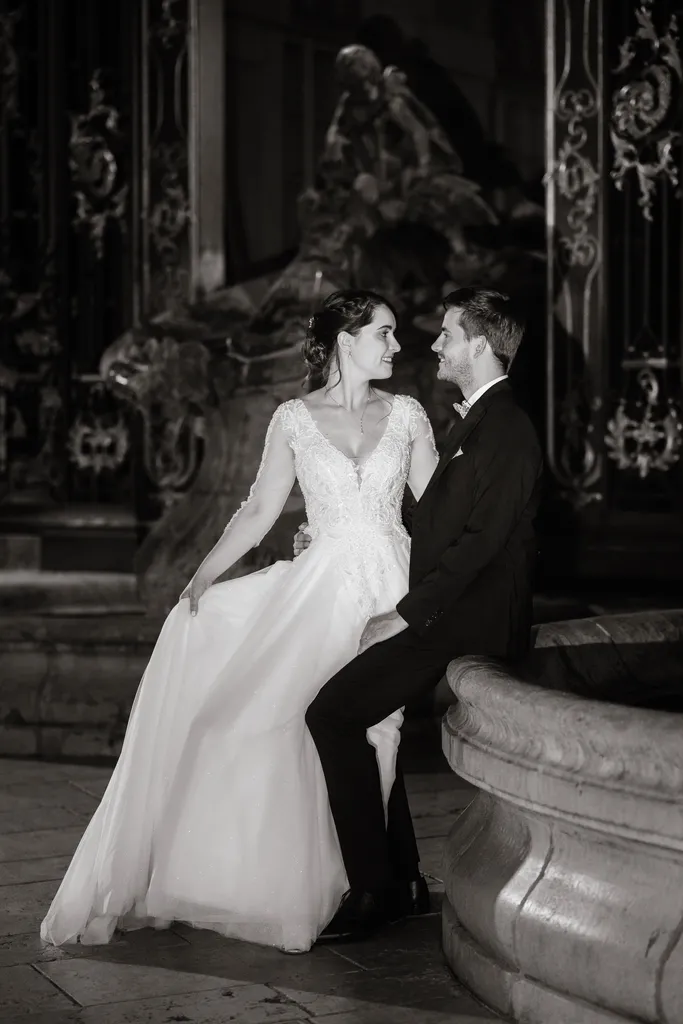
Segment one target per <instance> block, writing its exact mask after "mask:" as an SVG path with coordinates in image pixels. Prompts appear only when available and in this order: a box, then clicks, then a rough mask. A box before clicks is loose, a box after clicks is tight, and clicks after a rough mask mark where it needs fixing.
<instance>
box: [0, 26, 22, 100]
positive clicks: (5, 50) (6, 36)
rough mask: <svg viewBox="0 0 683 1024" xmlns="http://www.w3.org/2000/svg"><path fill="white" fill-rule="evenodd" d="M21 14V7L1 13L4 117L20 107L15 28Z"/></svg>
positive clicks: (0, 79) (0, 92) (0, 89)
mask: <svg viewBox="0 0 683 1024" xmlns="http://www.w3.org/2000/svg"><path fill="white" fill-rule="evenodd" d="M21 16H22V11H21V9H18V10H15V11H3V12H1V13H0V112H1V114H2V115H3V116H4V117H14V115H15V114H16V113H17V108H18V90H19V57H18V54H17V50H16V46H15V42H14V29H15V27H16V25H17V22H18V21H19V19H20V18H21Z"/></svg>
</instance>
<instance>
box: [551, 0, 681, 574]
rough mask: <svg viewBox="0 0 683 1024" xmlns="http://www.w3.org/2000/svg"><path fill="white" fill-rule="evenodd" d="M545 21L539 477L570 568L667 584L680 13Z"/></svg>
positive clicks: (580, 12) (677, 292)
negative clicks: (571, 536)
mask: <svg viewBox="0 0 683 1024" xmlns="http://www.w3.org/2000/svg"><path fill="white" fill-rule="evenodd" d="M547 13H548V19H547V31H548V79H547V124H546V129H547V168H548V176H547V183H548V193H547V194H548V217H547V223H548V255H549V267H548V333H547V371H548V372H547V446H548V459H549V465H550V468H551V471H552V474H553V477H554V481H555V484H556V487H557V490H558V492H559V494H560V495H561V498H562V500H563V501H564V502H565V503H566V504H567V505H568V506H570V507H571V508H572V509H573V511H574V525H575V527H576V528H577V538H578V543H577V546H576V548H575V553H576V555H577V557H578V558H579V562H580V564H581V569H582V571H585V572H588V573H593V572H594V573H596V574H598V575H602V574H604V575H612V574H615V573H616V574H619V573H623V574H626V575H634V576H637V575H644V574H648V575H649V574H651V573H653V572H654V573H661V574H668V573H672V574H674V575H675V574H678V573H680V569H681V551H682V550H683V548H682V543H681V542H682V541H683V487H682V484H683V460H682V459H681V446H682V443H683V436H682V435H681V421H680V417H681V354H682V352H683V324H682V319H681V313H682V310H681V282H682V275H683V232H682V227H683V202H682V198H681V124H682V123H683V90H682V85H683V82H682V79H683V75H682V69H681V45H680V36H681V22H682V21H683V18H682V16H681V7H680V0H657V2H656V3H655V2H654V0H609V3H607V0H585V2H584V0H581V2H578V0H548V2H547ZM674 554H676V555H678V558H673V560H672V557H671V556H672V555H674Z"/></svg>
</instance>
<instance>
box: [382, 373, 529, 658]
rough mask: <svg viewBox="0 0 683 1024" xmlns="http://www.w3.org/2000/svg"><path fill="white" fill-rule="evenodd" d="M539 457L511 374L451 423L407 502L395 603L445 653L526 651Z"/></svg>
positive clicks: (518, 654) (502, 655) (509, 653)
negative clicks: (403, 579) (431, 467)
mask: <svg viewBox="0 0 683 1024" xmlns="http://www.w3.org/2000/svg"><path fill="white" fill-rule="evenodd" d="M542 465H543V459H542V454H541V448H540V445H539V442H538V438H537V436H536V432H535V430H534V428H533V426H532V424H531V421H530V420H529V418H528V417H527V415H526V413H524V412H523V411H522V409H521V408H520V407H519V406H518V405H517V403H516V402H515V399H514V397H513V393H512V389H511V388H510V386H509V384H508V382H507V381H501V382H500V383H498V384H494V385H493V387H491V388H489V390H488V391H486V392H485V393H484V394H483V395H482V397H481V398H480V399H478V401H476V402H475V403H474V405H473V406H472V408H471V409H470V411H469V412H468V414H467V416H466V417H465V418H464V419H463V420H461V421H457V422H456V423H455V425H454V426H453V428H452V430H451V432H450V434H449V435H448V438H447V440H446V444H445V447H444V451H443V454H442V456H441V459H440V461H439V464H438V466H437V468H436V470H435V472H434V475H433V477H432V479H431V480H430V482H429V484H428V485H427V488H426V489H425V492H424V494H423V495H422V497H421V499H420V501H419V502H418V503H417V505H416V506H415V507H414V509H413V512H412V516H411V519H412V523H411V534H412V549H411V557H410V589H409V591H408V593H407V594H406V596H405V597H404V598H403V599H402V600H401V601H400V602H399V604H398V605H397V610H398V612H399V613H400V615H401V616H402V617H403V618H404V619H405V620H406V622H407V623H408V625H409V626H410V627H411V629H413V630H414V631H415V632H417V633H418V634H419V635H420V637H421V638H422V641H423V642H424V643H427V644H428V645H429V646H435V647H438V648H443V650H444V654H448V656H449V657H457V656H458V655H461V654H487V655H490V656H493V657H500V658H511V659H516V658H519V657H523V656H524V654H525V653H526V651H527V649H528V647H529V642H530V632H531V625H532V596H533V576H534V566H535V561H536V555H537V541H536V535H535V530H534V518H535V515H536V510H537V507H538V501H539V497H540V482H541V472H542Z"/></svg>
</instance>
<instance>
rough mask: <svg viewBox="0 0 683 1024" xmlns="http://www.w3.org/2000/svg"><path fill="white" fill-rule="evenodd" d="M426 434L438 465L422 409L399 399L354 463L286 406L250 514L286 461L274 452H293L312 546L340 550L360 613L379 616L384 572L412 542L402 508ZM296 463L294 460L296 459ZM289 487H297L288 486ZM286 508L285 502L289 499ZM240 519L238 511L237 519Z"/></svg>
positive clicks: (301, 412) (302, 408)
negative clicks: (416, 449) (418, 443)
mask: <svg viewBox="0 0 683 1024" xmlns="http://www.w3.org/2000/svg"><path fill="white" fill-rule="evenodd" d="M418 434H420V435H421V436H422V438H423V439H425V440H426V441H427V444H428V445H429V446H431V453H433V458H434V461H436V459H437V458H438V456H437V454H436V448H435V446H434V437H433V433H432V429H431V426H430V423H429V420H428V418H427V415H426V413H425V411H424V409H423V408H422V406H421V405H420V403H419V402H418V401H416V400H415V399H414V398H411V397H409V396H406V395H396V396H395V398H394V402H393V404H392V408H391V411H390V413H389V414H388V416H387V421H386V427H385V430H384V433H383V435H382V437H381V439H380V441H379V442H378V444H377V445H376V447H375V448H374V449H373V450H372V452H370V454H369V455H367V456H365V457H363V459H362V461H356V460H354V459H352V458H350V457H349V456H348V455H345V454H344V453H343V452H342V451H340V450H339V449H338V448H336V447H335V445H333V444H332V442H331V441H329V440H328V439H327V437H325V435H324V434H323V433H322V431H321V430H320V428H319V427H318V425H317V424H316V422H315V420H314V419H313V417H312V415H311V413H310V412H309V409H308V406H307V405H306V403H305V402H304V401H302V400H301V399H299V398H295V399H291V400H290V401H288V402H283V403H282V405H280V406H278V408H277V409H276V410H275V413H274V414H273V417H272V419H271V421H270V425H269V427H268V431H267V434H266V440H265V444H264V450H263V457H262V460H261V467H260V469H259V473H258V475H257V477H256V480H255V482H254V485H253V487H252V489H251V494H250V496H249V499H247V502H245V503H244V505H243V506H242V507H244V506H246V505H248V504H249V502H250V501H252V500H254V496H255V495H258V492H259V489H261V490H266V489H267V487H268V486H269V485H268V484H266V483H265V482H264V479H263V478H264V477H265V476H267V475H268V473H269V472H270V470H269V466H270V465H272V464H273V463H274V462H277V461H284V460H283V458H282V453H281V452H280V454H279V455H278V456H277V457H276V456H274V455H273V452H272V451H271V445H272V443H273V442H274V439H275V438H277V443H278V445H280V446H283V445H285V441H284V440H283V438H285V439H286V445H287V446H289V448H290V449H291V452H292V454H293V460H294V471H295V473H296V477H297V479H298V481H299V486H300V487H301V491H302V494H303V497H304V501H305V503H306V516H307V520H308V524H309V530H310V533H311V536H312V538H313V539H314V540H316V539H318V538H320V539H321V541H322V540H323V539H324V540H325V541H326V542H327V544H328V546H329V544H333V545H336V546H337V549H338V555H339V557H338V560H337V561H338V563H339V566H340V568H341V569H342V571H343V573H344V574H345V576H346V578H347V581H348V582H349V583H350V584H351V585H352V586H353V589H354V591H355V593H356V595H357V597H358V600H359V602H360V604H361V606H362V609H363V613H364V614H367V615H371V614H374V613H375V609H376V608H377V602H378V600H379V598H380V593H381V580H382V577H383V575H384V572H385V570H386V569H387V568H389V567H390V565H391V564H392V558H395V552H396V550H397V547H398V548H401V549H403V552H404V554H405V553H406V552H407V550H408V546H409V538H408V535H407V533H406V531H405V529H404V527H403V525H402V522H401V502H402V499H403V492H404V490H405V486H406V482H407V481H408V476H409V473H410V468H411V453H412V449H413V442H414V441H415V439H416V437H417V436H418ZM290 461H291V456H290ZM290 486H291V481H290ZM283 500H284V499H283ZM238 516H239V511H238V513H236V516H235V517H233V519H235V518H237V517H238Z"/></svg>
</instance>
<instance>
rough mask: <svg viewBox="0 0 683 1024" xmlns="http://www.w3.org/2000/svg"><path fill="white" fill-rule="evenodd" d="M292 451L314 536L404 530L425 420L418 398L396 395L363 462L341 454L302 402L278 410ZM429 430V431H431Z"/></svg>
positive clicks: (291, 402)
mask: <svg viewBox="0 0 683 1024" xmlns="http://www.w3.org/2000/svg"><path fill="white" fill-rule="evenodd" d="M275 416H279V417H281V421H282V425H283V427H284V430H285V432H286V434H287V437H288V439H289V443H290V445H291V447H292V450H293V452H294V459H295V466H296V474H297V478H298V481H299V486H300V487H301V491H302V494H303V496H304V501H305V502H306V514H307V517H308V524H309V526H310V529H311V535H312V536H313V537H317V536H318V535H319V534H321V533H324V534H329V535H334V536H342V535H348V534H349V533H353V532H355V531H357V530H358V529H361V528H363V529H366V528H369V529H371V530H373V529H376V530H379V531H381V532H387V531H391V530H402V529H403V527H402V525H401V501H402V499H403V491H404V489H405V486H406V481H407V479H408V473H409V471H410V452H411V446H412V442H413V440H414V438H415V435H416V433H417V430H418V428H419V426H420V424H424V423H425V422H426V421H427V417H426V414H425V412H424V409H423V408H422V406H421V405H420V404H419V402H417V401H416V400H415V399H414V398H409V397H407V396H405V395H397V396H396V398H395V400H394V403H393V405H392V408H391V412H390V413H389V414H388V416H387V423H386V427H385V430H384V433H383V435H382V437H381V438H380V441H379V442H378V444H377V446H376V447H375V448H374V449H373V451H372V452H371V453H370V454H369V455H367V456H366V457H365V458H364V459H363V460H362V462H360V463H356V461H354V460H353V459H351V458H349V456H348V455H345V454H344V453H343V452H341V451H339V449H338V448H336V447H335V446H334V445H333V444H332V442H331V441H329V440H328V439H327V438H326V437H325V435H324V434H323V433H322V432H321V430H320V428H319V427H318V426H317V424H316V423H315V421H314V419H313V417H312V416H311V413H310V412H309V411H308V407H307V406H306V404H305V402H303V401H302V400H301V399H293V400H292V401H290V402H285V403H284V404H283V405H281V406H280V407H279V409H278V410H277V411H276V413H275ZM430 429H431V428H430Z"/></svg>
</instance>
